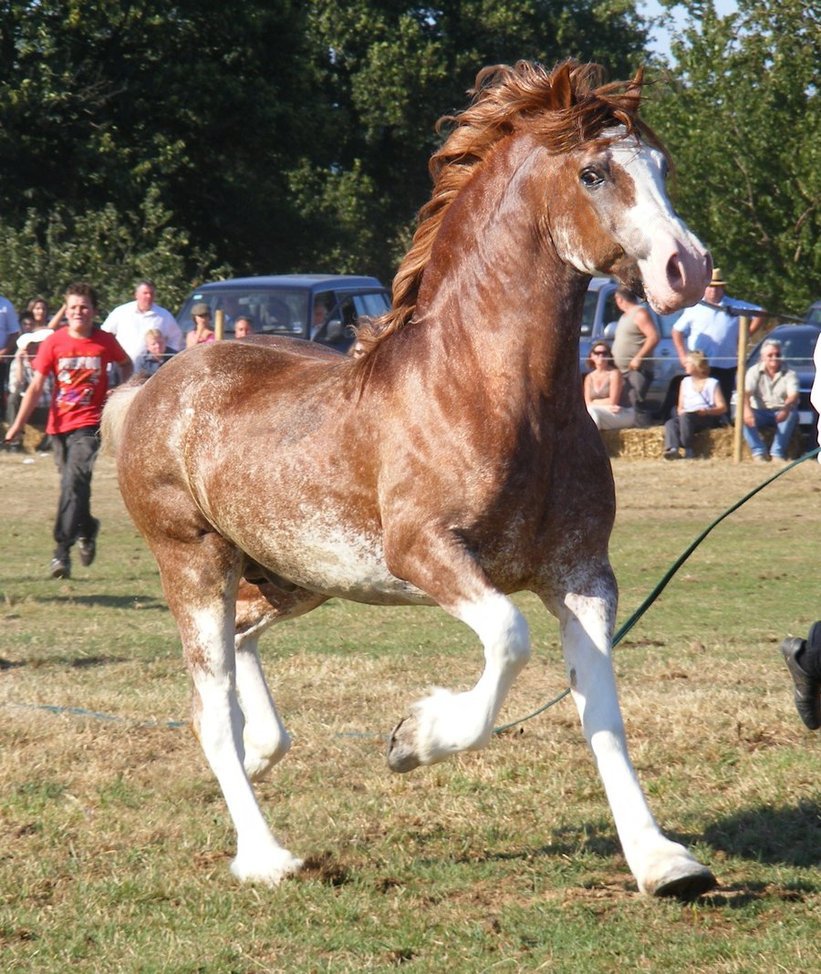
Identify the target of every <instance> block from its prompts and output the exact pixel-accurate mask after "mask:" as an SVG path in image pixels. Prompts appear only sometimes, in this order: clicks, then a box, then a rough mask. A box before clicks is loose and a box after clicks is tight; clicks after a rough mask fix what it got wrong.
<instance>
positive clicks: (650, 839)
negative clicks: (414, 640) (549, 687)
mask: <svg viewBox="0 0 821 974" xmlns="http://www.w3.org/2000/svg"><path fill="white" fill-rule="evenodd" d="M601 74H602V73H601V69H600V68H598V66H596V65H584V64H579V63H577V62H574V61H567V62H564V63H563V64H561V65H559V66H558V67H557V68H556V69H554V70H553V71H552V72H548V71H546V70H545V69H543V68H542V67H541V66H539V65H536V64H531V63H527V62H519V63H517V64H516V65H515V66H514V67H505V66H498V67H493V68H487V69H485V70H483V71H482V72H480V74H479V75H478V77H477V82H476V88H475V90H474V92H473V98H472V101H471V103H470V105H469V106H468V107H467V108H466V109H465V110H464V111H463V112H462V113H460V114H459V115H457V116H455V117H452V118H449V119H447V120H446V121H447V122H448V123H449V124H450V126H451V131H450V134H449V136H448V137H447V139H446V140H445V142H444V144H443V146H442V148H441V149H440V150H439V151H438V152H436V153H435V155H434V156H433V158H432V160H431V166H430V168H431V174H432V176H433V180H434V189H433V195H432V198H431V200H430V202H429V203H428V204H427V205H426V206H425V207H424V208H423V210H422V211H421V214H420V222H419V226H418V229H417V232H416V235H415V237H414V241H413V244H412V247H411V249H410V251H409V252H408V254H407V256H406V257H405V259H404V261H403V262H402V264H401V266H400V269H399V271H398V274H397V276H396V279H395V281H394V306H393V308H392V310H391V311H390V312H389V313H388V314H387V315H385V316H384V317H383V318H382V319H377V320H376V321H374V322H372V323H371V325H370V327H364V328H363V329H361V330H360V333H359V341H358V346H357V355H355V356H348V357H346V356H342V355H338V354H335V353H332V352H328V351H326V350H323V349H321V348H317V347H316V346H313V345H311V344H309V343H307V342H299V341H298V340H288V339H282V340H274V341H272V342H270V343H265V342H258V341H257V342H254V341H249V342H247V343H246V342H216V343H214V344H211V345H202V346H199V347H197V348H194V349H190V350H187V351H185V352H183V353H182V354H180V355H177V356H175V357H174V358H173V359H171V360H170V361H169V362H168V363H167V364H166V365H164V366H163V368H162V369H160V370H159V372H157V373H156V375H154V376H153V377H152V378H151V379H150V380H148V381H147V382H145V383H144V384H142V385H131V386H129V387H126V388H124V389H123V390H122V391H119V390H118V391H117V392H116V393H115V394H114V395H113V396H112V397H111V400H110V402H109V405H108V406H107V408H106V411H105V418H104V438H105V439H106V440H108V441H109V445H110V446H112V447H113V449H114V452H116V455H117V457H118V461H117V463H118V474H119V482H120V488H121V490H122V494H123V497H124V499H125V503H126V505H127V507H128V510H129V512H130V514H131V516H132V518H133V519H134V522H135V523H136V525H137V527H138V528H139V530H140V531H141V532H142V534H143V535H144V536H145V538H146V541H147V542H148V544H149V545H150V547H151V550H152V551H153V553H154V556H155V557H156V560H157V563H158V565H159V570H160V574H161V576H162V584H163V589H164V592H165V596H166V599H167V601H168V605H169V607H170V609H171V611H172V613H173V614H174V616H175V618H176V621H177V624H178V626H179V631H180V636H181V639H182V646H183V651H184V654H185V660H186V663H187V666H188V669H189V671H190V674H191V677H192V680H193V700H194V706H193V711H194V726H195V729H196V731H197V733H198V736H199V739H200V741H201V744H202V747H203V750H204V752H205V755H206V757H207V759H208V761H209V763H210V765H211V768H212V769H213V771H214V774H215V775H216V777H217V778H218V780H219V784H220V787H221V789H222V792H223V794H224V796H225V800H226V802H227V805H228V809H229V811H230V814H231V817H232V819H233V822H234V825H235V827H236V831H237V854H236V858H235V859H234V861H233V864H232V870H233V872H234V874H235V875H236V876H238V877H239V878H240V879H244V880H261V881H264V882H268V883H272V884H273V883H277V882H278V881H279V880H281V879H282V878H283V877H284V876H286V875H287V874H289V873H292V872H295V871H296V870H297V869H298V868H299V866H300V865H301V863H300V860H299V859H297V858H295V857H294V856H293V855H292V854H291V853H290V852H289V851H288V850H287V849H284V848H283V847H282V846H281V845H280V844H279V843H278V842H277V841H276V839H275V838H274V837H273V835H272V834H271V832H270V830H269V828H268V826H267V824H266V822H265V819H264V818H263V815H262V813H261V811H260V808H259V805H258V803H257V801H256V798H255V795H254V791H253V788H252V786H251V783H250V779H252V778H254V777H256V776H258V775H260V774H262V773H264V772H266V771H267V770H268V769H269V768H270V767H271V766H272V765H273V764H275V763H276V762H277V761H279V760H280V758H282V757H283V755H284V754H285V753H286V751H287V750H288V747H289V744H290V739H289V737H288V734H287V732H286V730H285V728H284V727H283V724H282V722H281V720H280V717H279V715H278V713H277V710H276V707H275V705H274V702H273V699H272V697H271V694H270V692H269V689H268V686H267V684H266V682H265V678H264V676H263V673H262V670H261V667H260V662H259V656H258V653H257V640H258V637H259V635H260V633H261V632H262V630H263V629H264V628H266V627H267V626H268V625H270V624H271V623H273V622H277V621H279V620H282V619H288V618H293V617H295V616H298V615H300V614H302V613H305V612H308V611H310V610H311V609H314V608H316V607H317V606H318V605H320V604H321V603H322V602H324V601H325V600H326V599H329V598H332V597H338V598H345V599H351V600H353V601H357V602H365V603H370V604H380V605H421V604H426V605H427V604H434V603H435V604H438V605H440V606H441V607H442V608H443V609H444V610H445V611H446V612H448V613H450V614H451V615H453V616H455V617H456V618H457V619H460V620H461V621H462V622H464V623H465V624H466V625H467V626H469V627H470V628H471V629H472V630H473V631H474V632H475V633H476V635H477V636H478V638H479V640H480V641H481V643H482V646H483V648H484V670H483V672H482V674H481V676H480V677H479V679H478V681H477V682H476V684H475V685H474V686H473V687H472V689H469V690H467V691H466V692H462V693H451V692H449V691H447V690H443V689H437V690H436V691H434V692H433V693H432V694H431V695H430V696H428V697H427V698H425V699H423V700H420V701H418V702H417V703H415V704H414V705H413V706H412V707H410V708H409V713H408V715H407V716H406V717H405V718H404V719H403V720H401V721H400V722H399V724H398V725H397V726H396V728H395V729H394V731H393V733H392V735H391V737H390V743H389V746H388V763H389V765H390V767H391V768H392V769H393V770H394V771H410V770H411V769H413V768H415V767H417V766H418V765H429V764H434V763H436V762H437V761H442V760H443V759H445V758H447V757H448V756H449V755H451V754H455V753H457V752H459V751H465V750H475V749H478V748H482V747H485V745H487V744H488V742H489V741H490V739H491V734H492V730H493V726H494V722H495V720H496V717H497V714H498V712H499V709H500V707H501V706H502V702H503V701H504V699H505V695H506V693H507V691H508V689H509V687H510V686H511V683H512V682H513V680H514V678H515V677H516V675H517V674H518V673H519V671H520V670H521V669H522V667H523V666H524V665H525V663H526V662H527V659H528V656H529V654H530V639H529V633H528V626H527V622H526V621H525V619H524V618H523V616H522V615H521V613H520V612H519V610H518V609H517V608H516V606H515V605H514V604H513V602H512V601H511V599H510V598H509V597H508V596H509V595H510V593H513V592H517V591H522V590H529V591H531V592H535V593H536V594H537V595H538V597H539V598H540V599H541V600H542V602H543V603H544V605H545V606H546V607H547V609H548V610H549V611H550V612H551V613H553V614H554V615H555V616H556V617H557V618H558V621H559V624H560V627H561V637H562V645H563V651H564V656H565V659H566V664H567V672H568V677H569V681H570V685H571V687H572V691H573V697H574V699H575V702H576V705H577V707H578V710H579V713H580V716H581V722H582V726H583V729H584V734H585V737H586V739H587V741H588V742H589V745H590V747H591V749H592V751H593V753H594V755H595V758H596V762H597V765H598V769H599V772H600V775H601V778H602V780H603V783H604V787H605V790H606V792H607V797H608V800H609V802H610V805H611V808H612V812H613V815H614V818H615V822H616V827H617V830H618V834H619V838H620V840H621V843H622V846H623V848H624V853H625V856H626V858H627V862H628V864H629V866H630V869H631V870H632V871H633V874H634V875H635V877H636V880H637V881H638V885H639V888H640V889H641V890H642V891H644V892H646V893H652V894H656V895H676V896H680V897H691V896H696V895H698V894H700V893H702V892H703V891H705V890H707V889H709V888H711V887H712V886H713V885H714V882H715V881H714V879H713V876H712V874H711V873H710V871H709V870H708V869H707V868H705V867H704V866H702V865H701V864H699V863H698V862H697V861H696V860H695V859H694V858H693V857H692V856H691V855H690V853H689V852H688V851H687V850H686V849H685V848H684V847H683V846H681V845H679V844H676V843H674V842H671V841H669V840H668V839H666V838H665V837H664V836H663V835H662V834H661V832H660V831H659V828H658V826H657V825H656V823H655V821H654V819H653V816H652V814H651V812H650V810H649V808H648V806H647V803H646V801H645V798H644V796H643V794H642V791H641V787H640V785H639V783H638V780H637V777H636V774H635V772H634V770H633V767H632V765H631V763H630V759H629V757H628V754H627V747H626V743H625V735H624V728H623V724H622V718H621V714H620V710H619V705H618V700H617V696H616V686H615V681H614V675H613V670H612V665H611V659H610V649H611V633H612V630H613V625H614V619H615V613H616V601H617V588H616V581H615V579H614V576H613V572H612V569H611V567H610V562H609V560H608V539H609V537H610V531H611V528H612V525H613V519H614V513H615V498H614V487H613V479H612V474H611V470H610V464H609V462H608V459H607V455H606V453H605V450H604V447H603V446H602V442H601V439H600V437H599V434H598V432H597V430H596V428H595V426H594V425H593V423H592V421H591V420H590V418H589V416H588V414H587V411H586V409H585V407H584V403H583V401H582V397H581V392H580V388H581V387H580V378H579V365H578V351H579V322H580V320H581V313H582V302H583V299H584V295H585V290H586V287H587V283H588V281H589V280H590V277H591V275H593V274H605V275H614V276H616V277H617V278H618V279H619V280H621V281H622V282H624V283H625V284H627V285H628V286H630V287H632V288H634V289H635V288H641V287H642V285H643V287H644V291H645V293H646V295H647V298H648V300H649V301H650V303H651V304H652V306H653V307H654V308H655V309H656V310H657V311H659V312H661V313H665V312H670V311H673V310H675V309H677V308H681V307H683V306H685V305H689V304H693V303H695V302H696V301H697V300H698V299H699V298H700V297H701V295H702V293H703V291H704V287H705V285H706V284H707V282H708V280H709V278H710V271H711V261H710V257H709V255H708V254H707V253H706V251H705V250H704V248H703V247H702V245H701V244H700V243H699V241H698V240H697V239H696V238H695V237H694V236H693V235H692V234H691V233H690V232H689V230H688V229H687V228H686V226H685V225H684V224H683V223H682V221H681V220H680V219H679V218H678V216H677V215H676V214H675V212H674V211H673V209H672V207H671V205H670V203H669V201H668V199H667V195H666V193H665V186H664V183H665V174H666V170H667V164H668V159H667V156H666V153H665V151H664V149H663V148H662V147H661V145H660V144H659V143H658V141H657V140H656V139H655V137H654V136H653V134H652V132H651V131H650V130H649V128H647V126H646V125H644V124H643V123H642V122H641V121H640V120H639V118H638V115H637V112H638V108H639V101H640V95H641V86H642V78H641V72H640V73H639V74H638V75H637V76H636V77H635V78H634V79H633V80H632V81H630V82H625V83H617V84H602V79H601Z"/></svg>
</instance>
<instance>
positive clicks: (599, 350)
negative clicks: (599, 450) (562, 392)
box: [584, 341, 636, 430]
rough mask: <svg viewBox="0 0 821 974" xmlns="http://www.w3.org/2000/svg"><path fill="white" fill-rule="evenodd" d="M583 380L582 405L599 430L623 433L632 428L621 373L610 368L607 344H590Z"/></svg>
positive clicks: (633, 416)
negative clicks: (621, 431)
mask: <svg viewBox="0 0 821 974" xmlns="http://www.w3.org/2000/svg"><path fill="white" fill-rule="evenodd" d="M587 364H588V366H589V367H590V369H591V371H590V372H588V373H587V375H586V376H585V377H584V402H585V405H586V406H587V411H588V412H589V413H590V415H591V416H592V417H593V422H594V423H595V424H596V426H597V427H598V428H599V429H600V430H618V429H625V428H626V427H628V426H635V425H636V412H635V410H634V409H633V407H632V406H631V405H630V395H629V390H628V388H627V386H626V384H625V382H624V379H623V378H622V374H621V372H619V370H618V369H617V368H616V367H615V365H613V355H612V353H611V351H610V346H609V345H608V344H607V342H601V341H597V342H593V345H592V346H591V348H590V356H589V357H588V359H587Z"/></svg>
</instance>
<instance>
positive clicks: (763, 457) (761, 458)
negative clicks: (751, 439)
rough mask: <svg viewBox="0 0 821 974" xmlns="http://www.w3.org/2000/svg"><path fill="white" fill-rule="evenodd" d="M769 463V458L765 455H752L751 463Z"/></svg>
mask: <svg viewBox="0 0 821 974" xmlns="http://www.w3.org/2000/svg"><path fill="white" fill-rule="evenodd" d="M769 462H770V458H769V456H767V454H766V453H754V454H753V463H769Z"/></svg>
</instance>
